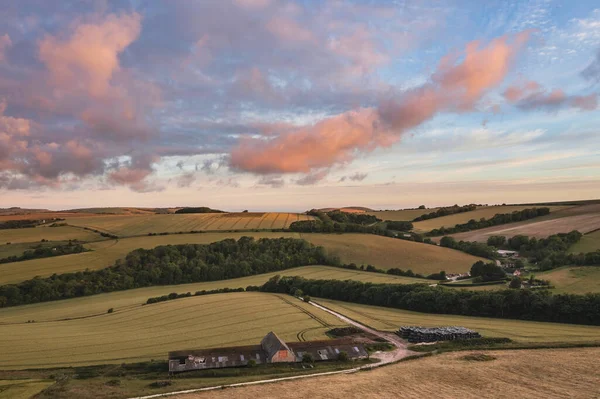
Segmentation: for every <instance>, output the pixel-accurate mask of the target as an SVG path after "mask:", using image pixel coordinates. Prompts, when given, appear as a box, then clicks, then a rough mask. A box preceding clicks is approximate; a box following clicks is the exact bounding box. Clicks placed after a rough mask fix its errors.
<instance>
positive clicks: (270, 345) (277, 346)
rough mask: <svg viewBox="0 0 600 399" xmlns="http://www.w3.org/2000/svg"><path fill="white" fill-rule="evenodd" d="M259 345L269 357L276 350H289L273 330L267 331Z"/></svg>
mask: <svg viewBox="0 0 600 399" xmlns="http://www.w3.org/2000/svg"><path fill="white" fill-rule="evenodd" d="M260 345H261V346H262V347H263V349H264V350H265V352H267V355H268V356H269V357H272V356H273V355H275V354H276V353H277V352H279V351H282V350H286V351H289V350H290V347H289V346H287V344H286V343H285V342H283V340H282V339H281V338H279V337H278V336H277V334H275V333H274V332H273V331H271V332H270V333H268V334H267V335H266V336H265V337H264V338H263V339H262V341H261V342H260Z"/></svg>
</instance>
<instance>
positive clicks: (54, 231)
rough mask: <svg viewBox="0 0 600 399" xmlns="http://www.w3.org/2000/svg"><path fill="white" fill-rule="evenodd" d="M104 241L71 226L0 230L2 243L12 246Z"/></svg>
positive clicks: (97, 236)
mask: <svg viewBox="0 0 600 399" xmlns="http://www.w3.org/2000/svg"><path fill="white" fill-rule="evenodd" d="M99 239H102V237H101V236H100V235H99V234H96V233H94V232H91V231H87V230H83V229H79V228H76V227H70V226H60V227H48V226H41V227H31V228H27V229H7V230H0V243H1V244H6V243H8V242H10V243H11V244H16V243H24V242H40V241H42V240H48V241H68V240H80V241H96V240H99Z"/></svg>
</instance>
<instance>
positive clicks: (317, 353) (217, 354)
mask: <svg viewBox="0 0 600 399" xmlns="http://www.w3.org/2000/svg"><path fill="white" fill-rule="evenodd" d="M341 352H346V354H347V355H348V358H349V359H365V358H367V357H368V356H369V354H368V352H367V350H366V349H365V347H364V345H363V344H360V343H356V342H354V340H353V339H352V338H342V339H333V340H323V341H309V342H289V343H286V342H284V341H283V340H282V339H281V338H279V337H278V336H277V334H275V333H274V332H270V333H268V334H267V335H266V336H265V337H264V338H263V339H262V341H261V342H260V345H248V346H234V347H227V348H211V349H200V350H182V351H175V352H170V353H169V372H171V373H176V372H181V371H191V370H206V369H215V368H225V367H242V366H246V365H247V364H248V362H249V361H250V360H253V361H254V362H255V363H256V364H264V363H294V362H301V361H302V358H303V357H304V355H305V354H307V353H309V354H310V355H311V356H312V358H313V359H314V360H315V361H323V360H336V359H337V358H338V356H339V354H340V353H341Z"/></svg>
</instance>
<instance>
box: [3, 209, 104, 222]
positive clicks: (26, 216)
mask: <svg viewBox="0 0 600 399" xmlns="http://www.w3.org/2000/svg"><path fill="white" fill-rule="evenodd" d="M86 216H94V214H88V213H78V212H50V211H47V212H29V213H19V214H18V215H14V214H0V222H5V221H7V220H39V219H52V218H61V219H66V218H76V217H86Z"/></svg>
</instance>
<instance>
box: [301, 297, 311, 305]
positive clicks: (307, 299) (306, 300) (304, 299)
mask: <svg viewBox="0 0 600 399" xmlns="http://www.w3.org/2000/svg"><path fill="white" fill-rule="evenodd" d="M302 300H303V301H304V302H306V303H308V302H310V296H308V295H304V296H303V297H302Z"/></svg>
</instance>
